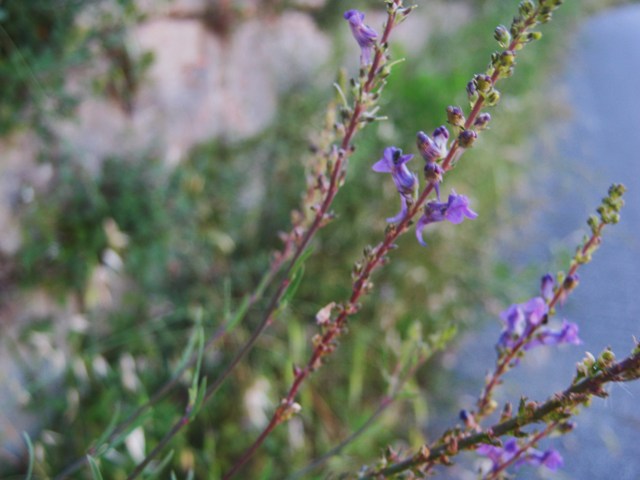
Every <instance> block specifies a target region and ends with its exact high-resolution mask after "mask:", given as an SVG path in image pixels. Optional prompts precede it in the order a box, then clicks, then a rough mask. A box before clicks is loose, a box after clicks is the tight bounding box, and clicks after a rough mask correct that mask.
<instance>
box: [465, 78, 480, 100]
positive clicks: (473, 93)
mask: <svg viewBox="0 0 640 480" xmlns="http://www.w3.org/2000/svg"><path fill="white" fill-rule="evenodd" d="M467 97H469V102H471V103H474V102H475V101H476V100H478V89H477V87H476V83H475V81H474V80H471V81H470V82H469V83H467Z"/></svg>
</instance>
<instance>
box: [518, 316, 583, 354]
mask: <svg viewBox="0 0 640 480" xmlns="http://www.w3.org/2000/svg"><path fill="white" fill-rule="evenodd" d="M563 343H566V344H570V345H580V344H581V343H582V340H580V337H578V325H577V324H575V323H573V322H568V321H567V320H563V321H562V327H561V328H560V330H557V331H553V330H551V329H550V328H547V327H545V328H542V329H540V332H538V333H537V334H536V335H535V336H534V337H533V339H532V340H531V341H530V342H529V343H527V345H526V346H525V348H526V349H527V350H529V349H531V348H534V347H537V346H538V345H561V344H563Z"/></svg>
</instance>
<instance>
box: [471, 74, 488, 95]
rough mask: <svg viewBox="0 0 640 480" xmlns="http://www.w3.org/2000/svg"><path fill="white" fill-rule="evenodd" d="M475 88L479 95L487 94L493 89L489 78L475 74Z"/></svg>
mask: <svg viewBox="0 0 640 480" xmlns="http://www.w3.org/2000/svg"><path fill="white" fill-rule="evenodd" d="M473 80H474V83H475V86H476V88H477V89H478V91H479V92H480V93H487V92H488V91H489V90H491V88H492V87H493V82H492V81H491V77H490V76H489V75H486V74H476V75H474V76H473Z"/></svg>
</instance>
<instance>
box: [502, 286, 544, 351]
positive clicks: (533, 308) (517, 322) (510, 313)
mask: <svg viewBox="0 0 640 480" xmlns="http://www.w3.org/2000/svg"><path fill="white" fill-rule="evenodd" d="M548 312H549V307H548V306H547V302H545V301H544V299H543V298H542V297H535V298H532V299H531V300H529V301H527V302H525V303H520V304H513V305H511V306H510V307H509V308H508V309H507V310H505V311H504V312H502V313H501V314H500V318H501V319H502V320H503V321H504V323H505V328H504V330H503V331H502V335H500V339H499V340H498V347H503V348H512V347H513V346H515V344H516V343H517V342H518V340H520V339H521V338H522V337H526V336H527V335H529V334H530V333H531V331H532V330H533V329H534V328H536V327H537V326H538V325H540V324H541V323H542V322H543V321H544V319H545V317H546V315H547V313H548Z"/></svg>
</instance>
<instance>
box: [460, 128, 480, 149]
mask: <svg viewBox="0 0 640 480" xmlns="http://www.w3.org/2000/svg"><path fill="white" fill-rule="evenodd" d="M476 138H478V134H477V133H476V132H474V131H473V130H464V131H463V132H461V133H460V135H458V144H459V145H460V146H461V147H462V148H471V147H472V146H473V144H474V143H475V141H476Z"/></svg>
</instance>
